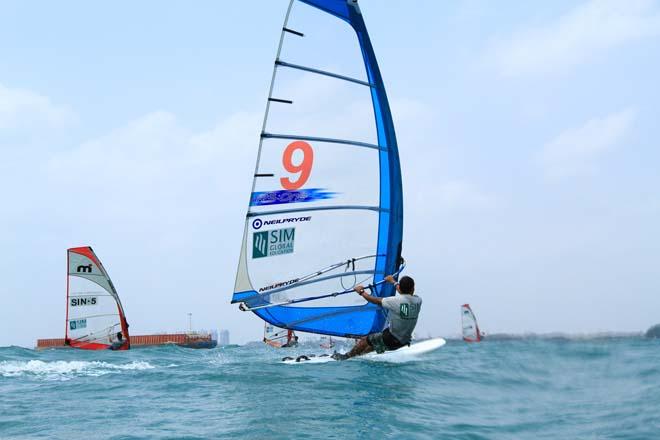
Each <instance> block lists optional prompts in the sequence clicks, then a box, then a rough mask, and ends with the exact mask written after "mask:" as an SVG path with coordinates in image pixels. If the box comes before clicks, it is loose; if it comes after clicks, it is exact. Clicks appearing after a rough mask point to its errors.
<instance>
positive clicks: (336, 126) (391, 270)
mask: <svg viewBox="0 0 660 440" xmlns="http://www.w3.org/2000/svg"><path fill="white" fill-rule="evenodd" d="M291 30H294V31H295V32H291ZM303 35H304V38H303ZM271 103H278V104H281V105H271ZM296 133H304V135H297V134H296ZM254 176H255V177H254V179H253V183H252V191H251V195H250V203H249V206H248V210H247V215H246V220H245V226H244V234H243V242H242V248H241V254H240V258H239V265H238V270H237V276H236V284H235V288H234V295H233V298H232V302H240V303H241V308H242V310H251V311H253V312H254V313H255V314H257V315H258V316H259V317H260V318H262V319H263V320H265V321H266V322H268V323H271V324H273V325H275V326H278V327H281V328H286V329H292V330H300V331H305V332H311V333H320V334H327V335H333V336H361V335H366V334H369V333H372V332H374V331H380V330H382V329H383V327H384V325H385V319H386V316H385V314H384V312H383V311H382V309H380V308H378V307H374V306H373V305H371V304H368V303H366V301H365V300H364V299H363V298H361V297H359V296H358V295H357V294H355V293H354V292H353V287H354V286H355V285H356V284H359V283H361V284H366V285H370V286H372V294H374V295H376V296H380V297H386V296H391V295H393V294H394V289H393V288H392V286H391V285H389V284H384V283H383V280H384V277H385V275H387V274H398V272H399V271H400V269H401V263H402V259H401V248H402V223H403V203H402V195H401V172H400V169H399V158H398V149H397V143H396V137H395V134H394V126H393V122H392V117H391V113H390V109H389V104H388V102H387V97H386V93H385V88H384V85H383V83H382V78H381V76H380V72H379V69H378V65H377V62H376V57H375V55H374V53H373V48H372V46H371V42H370V40H369V36H368V34H367V30H366V27H365V24H364V21H363V18H362V14H361V12H360V9H359V7H358V6H357V1H355V0H291V2H290V3H289V7H288V9H287V12H286V16H285V20H284V24H283V28H282V31H281V32H280V43H279V46H278V49H277V54H276V57H275V63H274V67H273V74H272V78H271V85H270V90H269V93H268V99H267V102H266V111H265V114H264V121H263V127H262V130H261V136H260V138H259V147H258V151H257V162H256V167H255V172H254ZM364 255H369V256H370V258H361V257H360V256H364ZM337 261H344V262H349V263H348V266H345V265H344V264H339V265H335V264H334V263H335V262H337ZM309 274H313V275H312V276H311V278H310V275H309Z"/></svg>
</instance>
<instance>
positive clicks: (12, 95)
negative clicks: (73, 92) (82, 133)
mask: <svg viewBox="0 0 660 440" xmlns="http://www.w3.org/2000/svg"><path fill="white" fill-rule="evenodd" d="M76 121H77V116H76V114H75V113H74V112H73V111H72V110H70V109H69V108H67V107H64V106H59V105H55V104H53V103H52V102H51V100H50V99H49V98H48V97H47V96H43V95H41V94H39V93H36V92H33V91H31V90H26V89H12V88H9V87H6V86H4V85H2V84H0V130H19V129H29V128H33V127H40V128H43V127H46V128H61V127H65V126H68V125H70V124H72V123H75V122H76Z"/></svg>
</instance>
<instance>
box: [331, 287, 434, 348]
mask: <svg viewBox="0 0 660 440" xmlns="http://www.w3.org/2000/svg"><path fill="white" fill-rule="evenodd" d="M385 281H387V282H388V283H391V284H394V286H395V289H396V291H397V292H398V293H399V295H395V296H389V297H386V298H379V297H377V296H371V295H369V294H368V293H367V292H366V289H365V288H364V286H362V285H357V286H355V288H354V290H355V291H356V292H357V293H358V294H359V295H360V296H361V297H362V298H364V299H365V300H366V301H368V302H370V303H372V304H376V305H379V306H381V307H383V308H384V309H386V310H387V311H388V312H389V313H388V315H389V321H390V325H389V327H387V328H386V329H385V330H383V331H382V332H380V333H372V334H370V335H369V336H367V337H364V338H361V339H360V340H358V342H357V343H356V344H355V346H354V347H353V349H352V350H351V351H349V352H348V353H346V354H341V353H335V354H334V355H333V358H335V359H337V360H344V359H348V358H352V357H354V356H360V355H363V354H366V353H369V352H371V351H373V350H376V352H378V353H383V352H385V351H388V350H396V349H399V348H401V347H403V346H405V345H409V344H410V340H411V338H412V333H413V331H414V330H415V326H416V325H417V318H418V317H419V311H420V310H421V308H422V299H421V298H420V297H419V296H415V295H414V293H415V281H414V280H413V279H412V278H410V277H408V276H406V277H402V278H401V280H400V281H399V282H397V281H396V280H395V279H394V277H393V276H392V275H388V276H386V277H385Z"/></svg>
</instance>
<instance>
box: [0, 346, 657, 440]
mask: <svg viewBox="0 0 660 440" xmlns="http://www.w3.org/2000/svg"><path fill="white" fill-rule="evenodd" d="M310 352H316V353H322V352H323V350H322V349H320V348H317V347H316V346H315V345H307V346H303V347H299V348H296V349H290V351H286V350H284V349H283V350H276V349H272V348H269V347H266V346H264V345H262V344H248V345H246V346H228V347H222V348H217V349H213V350H189V349H184V348H178V347H170V346H168V347H154V348H145V349H135V350H131V351H127V352H110V351H107V352H90V351H76V350H46V351H33V350H28V349H24V348H17V347H9V348H0V438H1V439H3V440H4V439H13V438H19V439H23V438H25V439H32V438H47V439H69V440H74V439H212V438H232V439H242V438H245V439H297V438H301V439H302V438H305V439H307V438H312V439H313V438H319V439H353V438H377V439H379V438H395V437H396V438H400V439H415V438H420V439H440V438H449V439H527V438H529V439H541V438H548V439H605V438H616V439H658V438H660V340H648V339H643V338H641V337H640V338H635V337H626V338H616V337H610V338H598V339H573V340H572V339H570V338H555V339H543V338H531V339H513V340H499V341H492V340H491V341H485V342H483V343H480V344H465V343H463V342H459V341H449V342H448V343H447V345H446V346H445V347H443V348H441V349H440V350H438V351H436V352H434V353H432V354H429V355H426V356H423V357H420V358H418V359H415V360H410V361H408V362H403V363H388V362H377V361H367V360H351V361H346V362H330V363H326V364H298V365H286V364H282V363H281V362H280V358H281V357H282V356H283V355H284V354H291V353H293V354H303V353H310Z"/></svg>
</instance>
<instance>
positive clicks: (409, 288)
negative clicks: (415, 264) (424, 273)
mask: <svg viewBox="0 0 660 440" xmlns="http://www.w3.org/2000/svg"><path fill="white" fill-rule="evenodd" d="M399 289H401V293H406V294H408V295H410V294H412V293H413V292H414V291H415V281H414V280H413V279H412V278H410V277H407V276H406V277H402V278H401V279H400V280H399Z"/></svg>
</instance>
